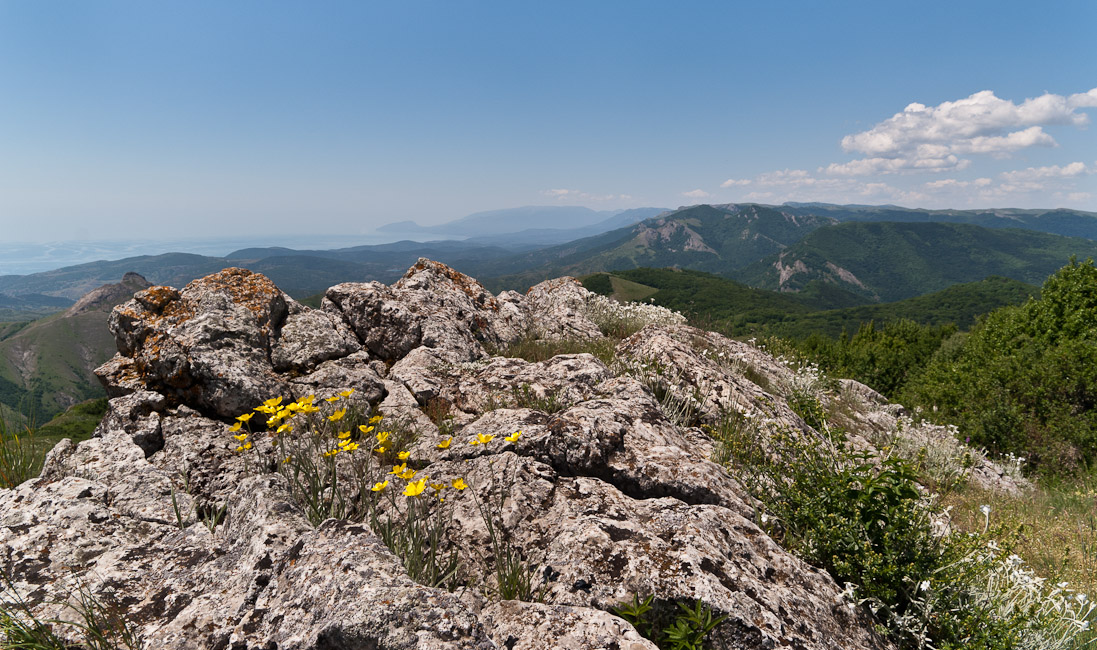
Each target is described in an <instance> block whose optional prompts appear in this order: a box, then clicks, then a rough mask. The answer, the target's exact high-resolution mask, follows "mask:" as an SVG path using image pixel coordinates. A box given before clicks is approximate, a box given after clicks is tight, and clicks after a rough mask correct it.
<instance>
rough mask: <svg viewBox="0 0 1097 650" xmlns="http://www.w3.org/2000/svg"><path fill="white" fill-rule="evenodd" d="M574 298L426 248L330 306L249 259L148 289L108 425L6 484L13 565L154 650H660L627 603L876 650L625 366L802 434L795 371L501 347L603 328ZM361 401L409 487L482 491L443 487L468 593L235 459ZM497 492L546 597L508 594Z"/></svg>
mask: <svg viewBox="0 0 1097 650" xmlns="http://www.w3.org/2000/svg"><path fill="white" fill-rule="evenodd" d="M584 295H585V290H584V289H582V287H581V286H579V285H578V283H577V282H575V281H574V280H572V279H568V278H564V279H560V280H555V281H550V282H546V283H542V284H540V285H537V287H535V288H534V289H532V290H531V291H530V292H529V294H527V295H521V294H517V293H515V292H506V293H504V294H501V295H500V296H493V295H492V294H491V293H489V292H488V291H487V290H485V289H484V288H483V286H482V285H480V284H479V283H478V282H476V281H475V280H473V279H472V278H469V277H467V276H464V275H462V274H460V273H458V272H457V271H454V270H453V269H449V268H448V267H446V266H444V265H442V264H438V263H437V262H432V261H430V260H420V261H419V262H418V263H417V264H416V265H415V266H413V267H412V268H411V269H410V270H409V271H408V273H407V274H406V275H405V276H404V277H403V278H402V279H401V280H399V281H398V282H397V283H395V284H394V285H392V286H384V285H381V284H378V283H365V284H341V285H337V286H335V287H332V288H331V289H329V290H328V292H327V294H326V297H325V299H324V302H323V306H322V309H320V310H313V309H309V308H307V307H304V306H302V305H300V304H298V303H296V302H294V301H293V300H292V299H291V298H289V297H288V296H286V295H285V294H284V293H282V292H281V291H280V290H278V289H277V287H275V286H274V285H273V284H272V283H270V281H269V280H267V279H266V278H265V277H263V276H261V275H258V274H254V273H251V272H248V271H245V270H242V269H226V270H225V271H222V272H220V273H217V274H214V275H211V276H208V277H206V278H202V279H200V280H196V281H195V282H192V283H191V284H189V285H188V286H187V287H185V288H183V289H181V290H177V289H172V288H170V287H152V288H149V289H146V290H144V291H141V292H139V293H137V294H136V295H135V297H134V299H133V300H131V301H130V302H128V303H126V304H124V305H121V306H119V307H118V308H116V310H115V312H114V314H113V315H112V317H111V321H110V326H111V330H112V332H114V335H115V338H116V341H117V343H118V350H119V353H118V355H117V356H116V357H115V358H114V359H112V360H111V362H109V363H108V364H105V365H104V366H103V367H102V368H101V369H100V371H99V376H100V378H101V379H102V381H103V382H104V384H105V385H106V386H107V389H108V391H109V394H110V395H111V396H112V399H111V401H110V409H109V412H108V414H107V416H106V417H105V418H104V420H103V422H102V423H101V425H100V426H99V428H98V429H97V431H96V435H95V437H94V438H93V439H91V440H88V441H85V442H82V443H80V444H79V445H74V444H72V443H70V442H67V441H65V442H62V443H61V444H59V445H58V446H57V447H56V448H55V449H54V450H53V451H52V452H51V453H50V455H49V457H48V459H47V462H46V466H45V468H44V469H43V472H42V474H41V476H40V477H39V478H38V479H36V480H32V481H28V482H27V483H25V484H23V485H21V486H18V487H17V488H15V489H11V490H0V566H2V567H3V568H4V570H5V571H6V572H7V573H8V574H9V575H10V576H11V580H12V585H13V586H14V588H15V589H16V590H18V592H19V593H20V594H21V595H22V596H23V597H24V598H25V599H26V600H27V602H28V604H29V605H30V606H31V607H32V608H33V609H34V611H35V612H36V613H37V614H38V615H39V616H41V617H43V618H52V617H63V616H67V617H70V618H71V616H72V611H71V608H69V607H66V606H65V605H64V604H63V603H64V600H65V598H66V596H67V595H68V594H69V593H70V592H71V590H72V589H73V588H74V586H77V585H82V586H84V587H86V588H87V589H89V590H91V591H92V592H93V593H95V594H97V595H98V596H100V597H103V598H105V599H109V600H110V601H111V602H115V603H117V604H118V605H119V606H120V607H121V608H122V610H123V611H124V612H125V616H126V619H127V620H128V621H129V622H130V623H131V624H132V625H133V626H134V628H135V630H136V631H137V632H138V634H139V635H140V637H141V638H142V639H143V641H144V643H145V647H147V648H194V649H199V648H202V649H214V650H223V649H232V650H252V649H254V650H260V649H262V650H267V649H271V648H278V649H301V650H334V649H340V650H341V649H348V650H349V649H359V648H361V649H371V650H373V649H404V648H408V649H410V648H425V649H433V648H439V649H440V648H447V649H448V648H454V649H456V648H484V649H485V650H486V649H488V648H511V649H534V648H546V649H548V648H575V649H585V648H605V649H606V650H611V649H613V650H650V649H651V648H654V647H655V646H654V645H653V644H652V643H651V642H650V641H648V640H646V639H644V638H643V637H641V636H640V635H639V634H638V633H637V632H636V630H634V629H633V628H632V626H631V625H629V624H628V622H626V621H625V620H624V619H622V618H620V617H618V616H616V615H614V614H613V608H614V606H616V605H618V604H621V603H624V602H626V601H628V600H630V599H631V598H632V597H633V596H634V595H637V594H639V595H640V596H641V597H643V596H646V595H652V596H654V597H655V599H656V602H657V603H659V604H660V605H661V606H666V607H675V606H676V604H677V603H679V602H681V603H689V604H692V603H693V602H695V601H696V600H697V599H700V600H702V601H704V603H705V604H706V605H708V606H709V607H711V608H712V609H713V611H714V613H715V614H717V615H722V616H726V617H727V618H726V620H725V621H724V622H723V623H722V624H721V625H720V626H719V627H717V628H716V629H715V630H714V631H713V633H712V637H711V638H712V640H713V642H714V643H715V644H716V647H725V648H743V649H746V648H751V649H753V648H797V649H802V650H829V649H831V648H847V649H852V650H858V649H869V648H887V647H889V646H888V645H887V644H886V643H885V642H884V641H882V640H881V639H880V638H879V637H878V636H877V635H876V634H875V633H874V631H873V629H872V625H871V622H870V621H869V620H867V619H866V618H865V617H864V614H863V612H861V611H860V610H851V609H850V608H849V606H848V604H847V603H845V602H844V601H843V599H842V597H841V595H840V591H841V590H840V589H839V587H838V586H837V585H835V584H834V582H833V580H831V579H830V578H829V576H827V574H825V573H824V572H822V571H820V570H817V569H815V568H813V567H811V566H808V565H807V564H805V563H804V562H802V561H800V560H799V559H797V558H795V557H793V556H792V555H790V554H788V553H787V552H785V551H784V550H782V549H781V548H780V547H779V546H778V545H777V544H776V543H775V542H774V541H773V540H772V539H770V538H769V537H768V536H767V535H766V534H765V533H764V532H763V531H762V530H761V529H760V528H759V527H758V526H756V525H755V524H754V523H753V518H754V516H755V515H754V509H753V507H752V505H751V502H750V500H749V498H748V497H747V496H746V495H745V492H744V490H743V488H742V487H741V486H740V484H739V482H738V481H737V479H736V477H735V476H734V475H733V474H732V473H729V471H728V470H727V469H725V468H724V467H723V466H721V465H718V464H717V463H714V462H712V461H711V460H710V457H711V455H712V449H713V443H712V441H711V440H710V439H708V437H707V436H706V435H705V434H704V433H703V432H702V431H701V430H700V429H697V428H693V427H684V426H679V425H677V424H675V423H674V421H672V420H671V419H670V418H668V417H667V415H666V414H665V413H664V411H663V410H662V409H661V407H660V403H659V400H658V399H657V397H656V395H655V394H654V393H653V391H652V390H651V389H650V388H649V387H648V386H647V385H645V383H644V382H643V381H641V380H640V379H639V378H637V377H636V376H634V375H633V374H630V372H628V371H627V368H626V366H627V365H628V364H629V363H640V362H643V361H645V360H649V361H650V360H658V361H659V363H660V364H662V366H663V367H664V368H673V369H674V372H675V373H676V376H677V377H678V379H679V380H680V382H681V384H682V385H683V386H687V387H688V389H689V390H691V391H697V392H700V393H703V397H704V400H703V405H702V406H701V407H700V411H699V413H700V415H699V416H698V417H699V418H701V419H702V420H703V419H705V418H709V419H711V418H716V417H717V416H718V412H719V410H720V409H736V410H739V411H741V412H745V411H748V410H757V411H764V412H765V414H766V416H767V417H770V418H773V419H778V420H781V421H783V422H785V423H786V424H787V426H790V427H796V428H797V429H798V430H801V431H804V433H805V435H810V434H811V431H810V427H808V426H807V425H806V424H805V423H804V422H803V421H802V420H800V419H799V418H798V417H797V416H796V415H795V414H793V413H792V411H791V410H790V409H789V408H788V406H787V404H786V403H785V402H784V400H783V399H782V398H781V397H780V394H779V391H777V390H776V387H778V386H779V385H780V384H781V382H787V381H793V378H790V377H789V373H790V371H789V370H788V368H786V367H785V366H783V365H782V364H781V363H779V362H777V361H775V360H773V359H772V358H771V357H769V356H768V355H766V354H765V353H764V352H763V351H760V350H758V349H756V348H754V347H752V346H749V345H747V344H744V343H739V342H735V341H729V340H727V339H724V338H723V337H719V336H718V335H712V334H709V333H705V332H701V331H700V330H694V329H692V328H685V327H664V328H649V329H645V330H642V331H641V332H640V333H639V334H637V335H636V336H634V337H632V338H630V339H627V340H625V341H623V342H622V343H621V345H620V346H619V348H618V355H617V358H618V360H619V361H620V364H619V363H618V362H615V363H614V364H612V366H613V367H609V366H607V365H606V364H604V363H603V362H602V361H600V360H598V359H597V358H596V357H594V356H592V355H590V354H569V355H560V356H556V357H553V358H550V359H547V360H544V361H539V362H529V361H525V360H522V359H513V358H505V357H498V356H496V357H492V356H489V354H488V350H489V349H504V348H505V346H506V345H508V344H510V343H513V342H515V341H519V340H521V339H523V338H526V337H530V336H534V337H541V338H554V337H555V338H587V339H596V338H600V337H601V336H602V334H601V332H599V331H598V328H597V327H596V326H594V324H593V323H591V322H590V321H589V320H588V319H586V317H585V316H583V315H582V310H581V303H582V301H583V300H584ZM702 349H705V350H709V352H706V353H702V352H700V350H702ZM721 350H723V351H725V352H726V353H733V354H735V355H737V356H736V359H737V360H736V361H726V360H725V359H727V357H726V356H725V357H720V356H718V355H719V352H720V351H721ZM713 354H715V355H717V356H715V357H713V356H712V355H713ZM748 366H749V367H751V368H753V370H751V371H750V372H748V371H747V370H746V368H747V367H748ZM752 377H753V379H751V378H752ZM762 384H764V385H762ZM350 389H353V390H354V392H353V394H352V396H351V397H350V398H349V399H350V401H351V403H353V404H355V405H356V406H357V407H360V408H361V409H362V410H363V411H364V412H369V411H370V410H371V409H380V410H381V411H382V412H383V413H385V415H386V417H391V418H398V419H400V420H402V421H403V422H405V423H407V425H408V426H411V427H413V428H414V429H415V430H416V431H417V433H418V437H417V439H416V440H415V441H414V443H413V444H412V446H411V447H410V448H409V451H410V452H411V460H410V461H409V463H411V467H413V469H414V470H415V471H417V472H418V473H419V474H418V475H419V476H429V477H431V478H432V479H434V480H444V481H446V482H447V483H448V482H450V481H453V480H456V479H457V478H462V479H464V480H466V481H467V483H468V485H469V486H470V487H469V488H468V489H466V490H464V491H462V492H456V491H450V492H446V493H445V494H446V495H447V496H446V497H445V498H446V501H445V507H446V508H448V509H449V510H448V511H449V512H450V513H451V518H450V519H449V520H448V522H447V524H446V526H445V538H446V540H447V544H449V548H452V549H456V550H457V552H458V554H459V557H460V558H461V563H462V567H463V568H462V571H461V574H460V580H459V583H460V584H459V585H458V586H457V587H456V589H455V590H454V591H447V590H445V589H441V588H432V587H428V586H424V585H422V584H419V583H417V582H415V581H414V580H412V579H411V577H409V575H408V572H407V570H406V569H405V568H404V565H403V563H402V562H401V558H399V557H397V556H396V555H394V554H393V553H392V552H391V551H390V550H389V549H388V548H387V547H386V546H385V544H384V543H383V542H382V540H381V538H380V537H379V536H378V535H377V534H375V532H374V531H373V530H372V529H371V528H370V525H369V522H368V520H367V521H364V522H363V521H345V520H336V519H328V520H326V521H324V522H322V523H320V524H319V525H317V526H313V525H311V524H310V523H309V520H308V519H307V517H306V516H305V513H304V511H303V508H302V506H301V505H300V503H298V502H297V501H295V500H294V498H293V497H292V494H291V491H290V489H289V484H288V483H287V480H286V479H285V478H284V477H283V476H282V475H280V474H278V473H275V472H273V471H271V469H272V466H274V465H276V463H277V459H273V458H272V457H270V456H269V455H267V456H264V455H262V454H251V455H246V454H241V453H237V452H236V451H235V448H236V447H237V444H238V443H237V440H235V439H233V436H232V434H231V432H230V431H229V427H230V425H231V424H232V423H233V422H234V418H235V417H236V416H237V415H239V414H241V413H245V412H248V411H250V410H251V409H252V408H253V407H255V406H256V405H258V404H260V403H261V402H262V401H263V400H265V399H268V398H270V397H272V396H276V395H282V396H284V397H285V398H287V399H296V398H300V397H302V396H304V395H308V394H315V395H316V396H318V397H325V396H328V395H333V394H335V393H337V392H339V391H349V390H350ZM864 401H865V403H866V404H868V398H867V397H866V398H865V400H864ZM870 407H871V408H870ZM866 409H869V410H872V412H876V411H881V410H885V409H886V406H885V405H883V404H875V405H869V406H866ZM866 417H867V416H866ZM874 417H875V418H876V420H874V421H879V422H884V424H885V425H886V419H882V418H883V416H874ZM516 431H521V432H522V435H521V436H519V437H513V436H512V439H511V440H506V438H507V437H508V436H511V435H512V434H513V433H514V432H516ZM302 435H308V434H302ZM476 436H484V437H485V438H490V437H492V436H494V437H493V438H490V439H491V443H490V444H487V443H484V444H477V445H472V444H469V442H470V440H475V439H476ZM363 451H364V450H363ZM399 499H400V500H397V501H394V502H393V503H395V505H393V506H390V507H392V508H394V509H395V511H399V510H400V509H401V508H405V507H406V505H402V504H403V501H401V500H404V499H406V498H405V497H402V496H401V497H399ZM489 500H494V501H493V502H494V503H497V504H498V508H499V510H498V517H499V519H498V522H499V523H498V525H499V526H500V530H499V531H497V532H499V533H502V534H504V535H505V536H506V538H507V540H509V542H510V544H511V545H512V548H513V549H515V552H516V553H517V554H518V556H519V557H520V558H521V560H522V562H523V563H524V565H525V566H527V567H529V568H530V570H531V574H530V575H531V579H532V585H531V586H532V588H533V589H534V590H535V591H536V592H537V593H538V594H540V595H541V596H542V597H543V598H542V599H541V602H522V601H517V600H500V599H499V598H498V595H497V594H498V592H499V584H498V578H497V573H496V570H495V569H496V567H497V566H498V561H499V558H498V557H496V554H495V553H494V552H493V546H492V543H491V532H490V531H489V530H488V529H487V526H486V525H485V522H484V518H483V516H482V514H481V512H480V505H478V504H482V503H485V502H488V501H489ZM437 503H438V504H439V505H438V506H437V507H441V505H440V504H441V502H437ZM210 520H213V521H214V522H215V525H213V526H209V525H206V523H208V522H209V521H210ZM204 522H206V523H204Z"/></svg>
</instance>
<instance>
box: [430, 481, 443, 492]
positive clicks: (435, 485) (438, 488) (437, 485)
mask: <svg viewBox="0 0 1097 650" xmlns="http://www.w3.org/2000/svg"><path fill="white" fill-rule="evenodd" d="M430 487H431V489H433V490H434V491H435V492H441V491H442V490H444V489H445V487H446V484H445V483H431V484H430Z"/></svg>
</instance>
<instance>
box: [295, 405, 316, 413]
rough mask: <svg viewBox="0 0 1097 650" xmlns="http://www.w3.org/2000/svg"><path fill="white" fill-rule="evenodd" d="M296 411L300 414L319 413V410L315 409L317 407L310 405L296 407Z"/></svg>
mask: <svg viewBox="0 0 1097 650" xmlns="http://www.w3.org/2000/svg"><path fill="white" fill-rule="evenodd" d="M297 410H298V411H300V412H301V413H306V414H308V413H315V412H317V411H319V410H320V408H319V407H317V406H313V405H312V404H302V405H301V406H299V407H298V409H297Z"/></svg>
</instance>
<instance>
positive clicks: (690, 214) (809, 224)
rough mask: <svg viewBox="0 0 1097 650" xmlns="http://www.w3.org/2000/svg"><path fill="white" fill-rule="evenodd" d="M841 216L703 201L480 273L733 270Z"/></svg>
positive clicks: (505, 284)
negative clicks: (671, 268) (832, 217)
mask: <svg viewBox="0 0 1097 650" xmlns="http://www.w3.org/2000/svg"><path fill="white" fill-rule="evenodd" d="M834 223H836V221H835V220H833V219H830V218H828V217H814V216H794V215H791V214H787V213H784V212H781V211H780V210H776V209H773V208H769V207H765V206H759V205H753V204H751V205H743V206H713V205H696V206H692V207H689V208H683V209H681V210H678V211H676V212H673V213H671V214H668V215H663V216H660V217H656V218H653V219H648V220H646V221H643V222H641V223H638V224H636V225H635V226H631V227H629V228H622V229H620V230H614V231H611V232H608V233H605V234H603V235H599V236H597V237H590V238H587V239H581V240H579V241H576V242H571V243H569V244H565V245H562V246H553V247H550V248H545V249H541V250H538V251H532V252H530V253H526V254H524V255H521V256H517V257H514V258H510V259H506V260H499V261H497V262H495V263H493V264H487V265H483V266H481V268H480V272H481V276H490V275H495V276H502V277H497V279H496V281H495V282H493V283H492V285H491V286H492V288H518V289H525V288H526V287H528V286H530V285H531V284H535V283H537V282H540V281H541V280H545V279H548V278H552V277H559V276H561V275H575V276H579V275H586V274H589V273H595V272H598V271H616V270H622V269H632V268H639V267H668V266H674V267H681V268H689V269H696V270H700V271H706V272H709V273H717V274H721V275H729V274H731V273H732V272H733V271H735V270H736V269H740V268H743V267H745V266H747V265H749V264H751V263H752V262H755V261H757V260H759V259H762V258H763V257H765V256H767V255H772V254H774V253H776V252H778V251H781V250H783V249H784V248H785V247H787V246H789V245H790V244H792V243H795V242H796V241H799V240H800V239H801V238H803V237H804V236H805V235H807V234H808V233H810V232H812V231H813V230H815V229H816V228H820V227H822V226H826V225H830V224H834ZM462 270H465V269H462ZM466 272H469V271H466Z"/></svg>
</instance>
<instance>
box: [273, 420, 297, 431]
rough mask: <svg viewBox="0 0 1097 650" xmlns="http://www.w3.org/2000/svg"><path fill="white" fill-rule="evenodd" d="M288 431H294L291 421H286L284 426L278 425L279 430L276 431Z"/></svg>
mask: <svg viewBox="0 0 1097 650" xmlns="http://www.w3.org/2000/svg"><path fill="white" fill-rule="evenodd" d="M287 431H293V425H292V424H290V423H289V422H286V423H284V424H283V425H282V426H280V427H278V430H277V431H275V433H285V432H287Z"/></svg>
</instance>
